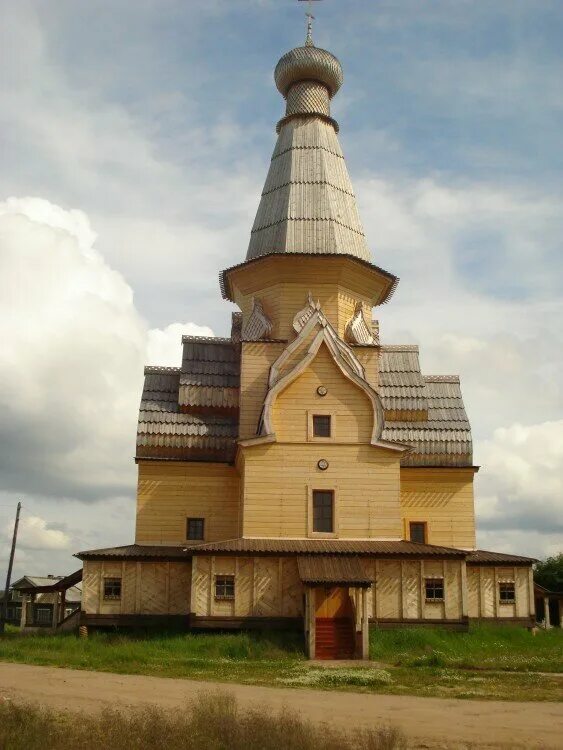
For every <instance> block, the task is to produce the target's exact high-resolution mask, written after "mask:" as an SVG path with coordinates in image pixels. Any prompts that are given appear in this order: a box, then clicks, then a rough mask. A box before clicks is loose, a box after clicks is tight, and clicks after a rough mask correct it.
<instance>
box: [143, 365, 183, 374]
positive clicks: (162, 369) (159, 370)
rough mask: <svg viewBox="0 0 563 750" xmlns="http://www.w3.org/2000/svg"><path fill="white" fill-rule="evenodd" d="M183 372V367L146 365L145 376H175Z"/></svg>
mask: <svg viewBox="0 0 563 750" xmlns="http://www.w3.org/2000/svg"><path fill="white" fill-rule="evenodd" d="M181 372H182V368H181V367H167V366H166V365H145V368H144V373H145V375H158V374H162V375H174V374H176V373H178V374H179V373H181Z"/></svg>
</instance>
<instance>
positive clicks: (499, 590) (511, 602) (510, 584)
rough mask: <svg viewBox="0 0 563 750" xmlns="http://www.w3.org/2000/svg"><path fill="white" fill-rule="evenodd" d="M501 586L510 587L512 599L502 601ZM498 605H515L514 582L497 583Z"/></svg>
mask: <svg viewBox="0 0 563 750" xmlns="http://www.w3.org/2000/svg"><path fill="white" fill-rule="evenodd" d="M503 586H504V587H506V586H510V587H511V589H512V598H510V599H503V598H502V594H503V591H502V589H503ZM498 603H499V604H508V605H510V604H516V581H499V582H498Z"/></svg>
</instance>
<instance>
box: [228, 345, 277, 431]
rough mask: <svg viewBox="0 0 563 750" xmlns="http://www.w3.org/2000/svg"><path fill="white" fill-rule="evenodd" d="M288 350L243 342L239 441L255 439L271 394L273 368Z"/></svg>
mask: <svg viewBox="0 0 563 750" xmlns="http://www.w3.org/2000/svg"><path fill="white" fill-rule="evenodd" d="M284 348H285V345H284V344H277V343H272V342H270V343H261V342H259V341H257V342H244V343H243V344H242V354H241V364H240V400H239V403H240V416H239V438H240V439H241V440H245V439H247V438H252V437H255V436H256V431H257V428H258V422H259V420H260V415H261V413H262V407H263V406H264V399H265V398H266V394H267V392H268V376H269V374H270V367H271V366H272V365H273V363H274V362H275V361H276V359H277V358H278V357H279V356H280V354H281V353H282V352H283V350H284Z"/></svg>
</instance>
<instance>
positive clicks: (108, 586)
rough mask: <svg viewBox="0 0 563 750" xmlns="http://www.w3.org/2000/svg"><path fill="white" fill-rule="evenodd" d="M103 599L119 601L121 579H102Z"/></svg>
mask: <svg viewBox="0 0 563 750" xmlns="http://www.w3.org/2000/svg"><path fill="white" fill-rule="evenodd" d="M104 599H121V578H104Z"/></svg>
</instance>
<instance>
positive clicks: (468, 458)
mask: <svg viewBox="0 0 563 750" xmlns="http://www.w3.org/2000/svg"><path fill="white" fill-rule="evenodd" d="M380 396H381V400H382V403H383V406H384V409H385V412H386V421H385V428H384V430H383V434H382V438H383V439H385V440H394V441H397V442H401V443H407V444H408V445H412V446H413V450H412V451H410V452H409V453H407V454H405V455H404V456H403V458H402V460H401V464H402V465H403V466H471V465H472V463H473V449H472V440H471V427H470V425H469V420H468V418H467V414H466V412H465V407H464V405H463V398H462V395H461V388H460V383H459V377H458V376H457V375H426V376H424V375H422V374H421V372H420V363H419V357H418V346H415V345H404V346H382V347H381V356H380Z"/></svg>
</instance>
